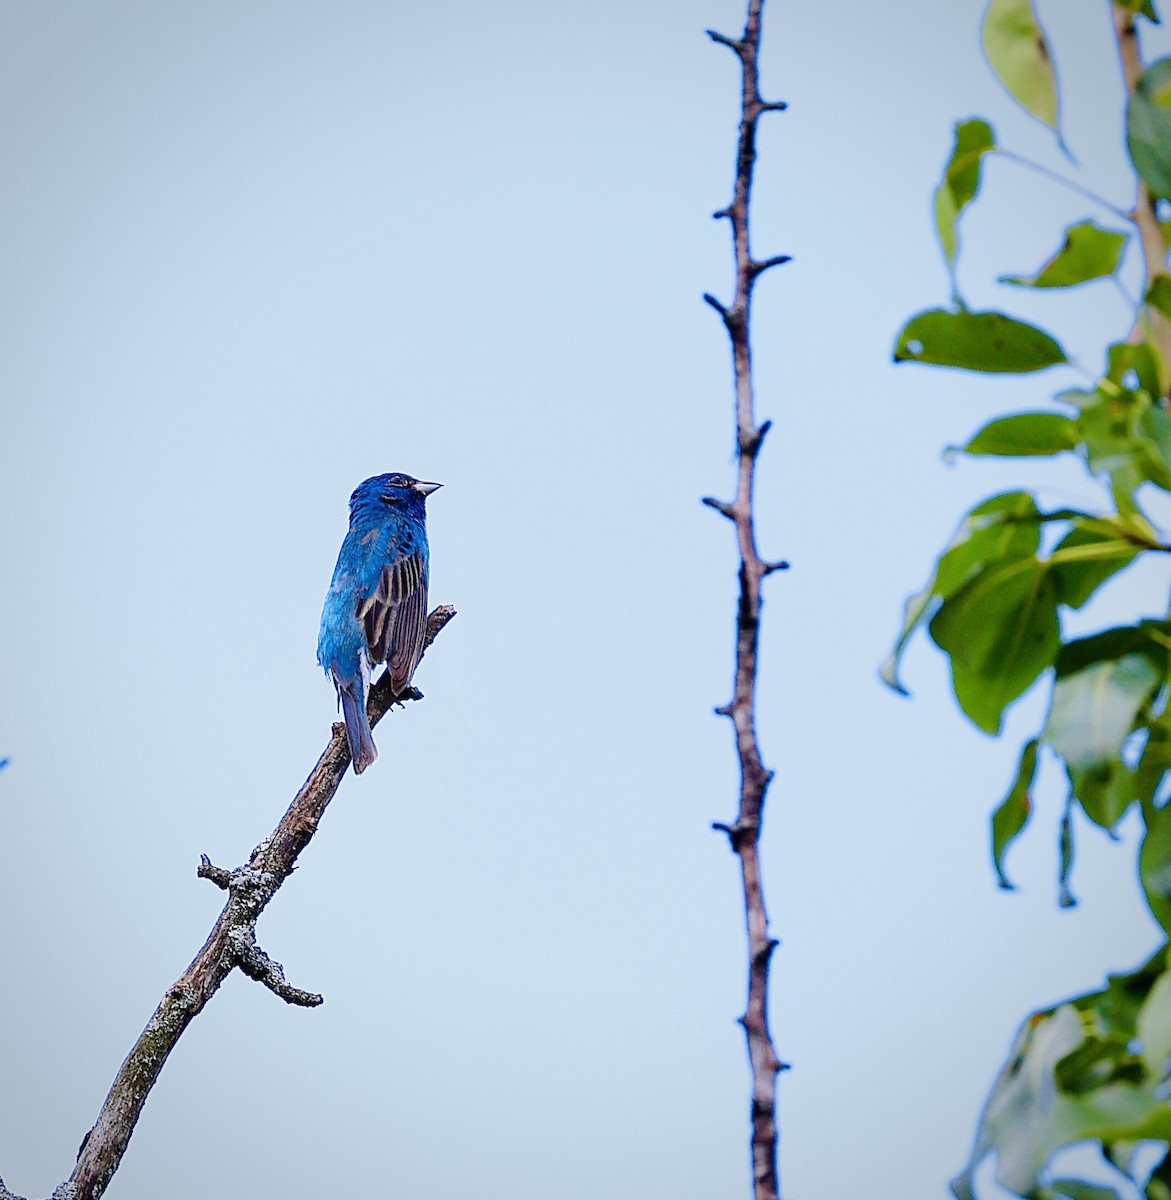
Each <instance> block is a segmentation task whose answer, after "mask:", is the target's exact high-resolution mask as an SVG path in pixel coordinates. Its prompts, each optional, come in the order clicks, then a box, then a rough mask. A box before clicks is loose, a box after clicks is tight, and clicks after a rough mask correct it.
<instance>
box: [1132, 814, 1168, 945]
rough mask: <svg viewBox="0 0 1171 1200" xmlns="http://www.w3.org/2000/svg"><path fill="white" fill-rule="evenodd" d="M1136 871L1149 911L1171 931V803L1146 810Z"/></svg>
mask: <svg viewBox="0 0 1171 1200" xmlns="http://www.w3.org/2000/svg"><path fill="white" fill-rule="evenodd" d="M1146 821H1147V832H1146V834H1145V835H1144V837H1143V844H1142V849H1141V850H1140V851H1139V857H1138V873H1139V878H1140V879H1141V880H1142V884H1143V894H1144V895H1145V896H1146V898H1147V904H1148V906H1149V907H1150V910H1151V915H1152V916H1153V917H1154V918H1155V920H1156V921H1158V922H1159V924H1160V925H1161V926H1162V927H1163V929H1164V931H1166V932H1168V933H1171V805H1164V806H1163V807H1162V808H1152V809H1149V810H1148V811H1147V812H1146Z"/></svg>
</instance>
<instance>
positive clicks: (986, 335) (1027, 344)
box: [894, 308, 1069, 374]
mask: <svg viewBox="0 0 1171 1200" xmlns="http://www.w3.org/2000/svg"><path fill="white" fill-rule="evenodd" d="M894 360H895V362H919V363H928V364H930V365H932V366H938V367H960V368H962V369H963V370H966V371H986V372H994V373H1000V374H1003V373H1014V374H1025V373H1027V372H1029V371H1041V370H1044V369H1045V368H1046V367H1053V366H1057V365H1058V364H1059V363H1064V362H1068V361H1069V360H1068V359H1067V358H1066V356H1065V351H1064V350H1062V348H1061V347H1060V346H1059V345H1058V344H1057V342H1055V341H1054V340H1053V338H1051V337H1050V336H1049V334H1047V333H1045V332H1044V330H1041V329H1038V328H1037V327H1036V326H1034V325H1027V324H1025V322H1024V321H1017V320H1015V319H1014V318H1012V317H1007V316H1005V315H1004V313H998V312H950V311H948V310H947V309H942V308H936V309H929V310H927V311H926V312H921V313H919V314H917V315H916V316H914V317H912V318H911V319H910V321H908V322H907V324H906V325H904V326H903V329H902V331H901V332H900V333H899V335H898V338H897V340H896V342H895V351H894Z"/></svg>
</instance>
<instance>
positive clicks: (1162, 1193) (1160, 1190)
mask: <svg viewBox="0 0 1171 1200" xmlns="http://www.w3.org/2000/svg"><path fill="white" fill-rule="evenodd" d="M1143 1194H1144V1196H1145V1197H1146V1200H1171V1151H1169V1152H1168V1153H1167V1154H1164V1155H1163V1159H1162V1161H1161V1162H1160V1163H1159V1165H1158V1166H1157V1167H1155V1169H1154V1170H1153V1171H1152V1172H1151V1174H1150V1176H1149V1178H1148V1179H1147V1186H1146V1191H1145V1192H1144V1193H1143Z"/></svg>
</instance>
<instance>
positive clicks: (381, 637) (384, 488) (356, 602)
mask: <svg viewBox="0 0 1171 1200" xmlns="http://www.w3.org/2000/svg"><path fill="white" fill-rule="evenodd" d="M439 486H440V485H439V484H437V483H420V482H419V481H418V480H417V479H413V478H412V477H411V476H410V475H400V474H393V475H375V476H374V478H373V479H367V480H366V481H365V482H363V483H360V484H359V485H358V486H357V487H356V488H355V489H354V494H353V495H352V496H351V497H350V529H349V532H348V533H347V534H346V536H345V540H344V541H343V542H342V548H341V551H340V552H339V553H338V556H337V566H335V567H334V569H333V580H332V581H331V582H330V585H329V591H328V592H327V593H326V597H325V607H324V608H323V609H322V612H321V631H320V633H319V634H318V636H317V661H318V662H319V663H320V664H321V666H322V667H323V668H324V670H325V673H326V675H328V676H329V677H330V679H331V680H332V681H333V685H334V687H335V688H337V694H338V704H339V705H340V707H341V710H342V714H343V716H344V717H345V722H346V734H347V737H348V739H349V743H350V756H351V758H352V759H353V760H354V772H355V774H361V773H362V772H363V771H364V770H365V769H366V768H367V767H368V766H369V765H370V764H371V763H372V762H373V761H374V760H375V758H377V757H378V750H377V747H375V745H374V738H373V737H372V736H371V733H370V723H369V721H368V720H367V719H366V692H367V688H368V687H369V683H370V671H371V669H372V668H373V667H374V666H376V665H377V664H378V663H386V664H387V670H388V671H389V672H390V685H391V689H392V690H393V691H394V694H395V695H396V696H397V695H401V693H402V692H403V691H405V690H406V688H407V687H408V685H409V684H410V682H411V675H412V674H414V670H415V667H416V666H417V665H418V662H419V658H420V656H421V655H422V653H423V636H424V633H425V631H426V625H427V571H428V566H429V562H430V559H429V553H428V548H427V523H426V509H425V504H426V499H427V496H428V495H429V494H430V493H431V492H433V491H435V489H436V488H437V487H439Z"/></svg>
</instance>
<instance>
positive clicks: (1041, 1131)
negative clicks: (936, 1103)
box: [951, 1004, 1171, 1200]
mask: <svg viewBox="0 0 1171 1200" xmlns="http://www.w3.org/2000/svg"><path fill="white" fill-rule="evenodd" d="M1086 1041H1087V1036H1086V1027H1085V1025H1084V1024H1083V1018H1082V1015H1081V1013H1079V1011H1078V1008H1077V1007H1076V1006H1075V1005H1074V1004H1063V1005H1062V1006H1061V1007H1060V1008H1058V1009H1057V1010H1056V1011H1054V1012H1052V1013H1035V1014H1033V1016H1031V1017H1030V1018H1028V1020H1026V1021H1025V1023H1024V1025H1023V1026H1022V1027H1021V1029H1020V1031H1019V1032H1018V1034H1017V1037H1016V1040H1015V1042H1014V1044H1013V1046H1012V1050H1011V1052H1010V1055H1009V1059H1008V1062H1007V1063H1006V1065H1005V1067H1004V1069H1003V1070H1002V1071H1001V1073H1000V1076H999V1078H998V1079H997V1081H996V1084H995V1086H994V1087H993V1089H992V1093H991V1095H990V1096H989V1097H988V1101H987V1103H986V1105H985V1106H984V1112H983V1115H982V1117H981V1120H980V1130H979V1132H978V1134H977V1137H976V1145H975V1147H974V1149H973V1152H972V1157H971V1159H970V1161H969V1162H968V1164H967V1166H966V1167H965V1169H964V1171H963V1172H962V1173H961V1174H960V1175H959V1176H957V1178H956V1179H954V1180H953V1181H952V1185H951V1186H952V1191H953V1193H954V1194H955V1195H956V1196H957V1197H960V1198H961V1200H970V1198H971V1197H973V1196H974V1194H975V1193H974V1188H973V1178H974V1176H975V1172H976V1169H977V1168H978V1167H979V1165H980V1163H981V1162H982V1161H983V1159H984V1158H985V1157H986V1156H987V1155H989V1154H995V1155H996V1159H997V1169H996V1181H997V1183H999V1184H1000V1185H1001V1187H1004V1188H1006V1189H1008V1190H1009V1191H1010V1192H1012V1193H1014V1194H1016V1195H1018V1196H1031V1195H1035V1194H1036V1193H1037V1192H1038V1190H1039V1189H1040V1187H1041V1186H1042V1183H1041V1176H1042V1173H1043V1172H1044V1170H1045V1167H1046V1165H1047V1164H1048V1162H1049V1160H1050V1159H1051V1158H1052V1157H1053V1155H1054V1154H1056V1153H1057V1151H1058V1150H1060V1149H1062V1148H1063V1147H1065V1146H1070V1145H1073V1144H1074V1143H1076V1142H1081V1141H1086V1140H1088V1139H1101V1140H1102V1141H1120V1140H1128V1141H1137V1140H1139V1139H1143V1138H1154V1139H1158V1140H1166V1139H1167V1138H1168V1136H1171V1106H1168V1105H1167V1103H1166V1102H1165V1101H1164V1100H1163V1099H1162V1098H1161V1095H1160V1093H1159V1092H1157V1091H1156V1089H1155V1087H1154V1086H1153V1085H1151V1084H1150V1083H1149V1082H1148V1083H1142V1084H1139V1083H1134V1082H1129V1081H1127V1080H1126V1079H1121V1080H1114V1081H1112V1082H1109V1083H1105V1084H1104V1085H1103V1086H1101V1087H1094V1088H1091V1089H1089V1090H1088V1091H1086V1092H1084V1093H1073V1094H1071V1093H1069V1092H1066V1091H1063V1090H1062V1089H1061V1088H1060V1087H1059V1086H1058V1082H1057V1074H1056V1071H1057V1066H1058V1064H1059V1063H1060V1062H1061V1061H1062V1060H1063V1059H1065V1058H1066V1057H1067V1056H1068V1055H1071V1054H1073V1053H1075V1052H1076V1051H1078V1050H1079V1049H1080V1048H1081V1047H1082V1046H1084V1045H1085V1043H1086Z"/></svg>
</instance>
